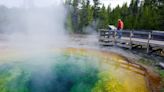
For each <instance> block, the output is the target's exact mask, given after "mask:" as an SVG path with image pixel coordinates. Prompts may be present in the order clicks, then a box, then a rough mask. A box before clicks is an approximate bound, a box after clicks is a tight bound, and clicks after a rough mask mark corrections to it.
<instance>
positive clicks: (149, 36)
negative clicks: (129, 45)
mask: <svg viewBox="0 0 164 92" xmlns="http://www.w3.org/2000/svg"><path fill="white" fill-rule="evenodd" d="M151 35H152V34H151V32H149V34H148V42H147V51H146V52H147V53H149V52H150V40H151Z"/></svg>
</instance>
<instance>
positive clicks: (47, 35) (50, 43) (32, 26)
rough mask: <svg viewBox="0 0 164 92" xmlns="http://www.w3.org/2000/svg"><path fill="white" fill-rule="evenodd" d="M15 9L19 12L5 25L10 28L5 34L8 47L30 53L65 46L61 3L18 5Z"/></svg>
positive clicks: (62, 6) (64, 11) (63, 14)
mask: <svg viewBox="0 0 164 92" xmlns="http://www.w3.org/2000/svg"><path fill="white" fill-rule="evenodd" d="M28 1H29V2H32V1H30V0H28ZM44 1H46V0H44ZM38 3H39V1H38ZM45 3H46V2H45ZM16 10H17V11H18V12H16V13H19V14H15V16H14V17H13V16H12V17H11V18H10V23H9V24H8V26H7V28H8V29H10V33H8V34H7V40H8V47H9V48H14V49H17V50H18V51H19V52H20V53H22V54H29V55H31V54H36V53H42V54H44V53H45V52H47V51H48V50H49V49H51V48H62V47H65V45H66V42H67V41H66V40H67V35H66V31H65V25H64V24H65V18H66V16H67V12H66V9H65V7H64V5H63V3H59V2H58V3H57V4H53V6H47V7H28V8H23V7H20V8H18V9H16ZM8 29H6V30H8ZM11 30H12V31H11ZM45 55H46V54H45Z"/></svg>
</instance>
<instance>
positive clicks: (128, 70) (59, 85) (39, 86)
mask: <svg viewBox="0 0 164 92" xmlns="http://www.w3.org/2000/svg"><path fill="white" fill-rule="evenodd" d="M13 53H14V54H13ZM13 53H11V52H10V54H9V53H8V52H7V51H4V52H2V53H1V56H2V57H3V58H0V61H1V64H0V92H158V90H157V89H158V86H159V85H158V82H159V81H158V80H153V78H154V77H153V76H151V75H150V76H146V75H149V74H148V72H147V71H146V70H144V68H143V67H141V66H137V65H135V64H132V63H130V62H128V60H127V59H126V58H124V57H122V56H120V55H118V54H115V53H109V52H102V51H95V50H87V49H75V48H67V49H62V50H51V54H50V55H47V56H43V55H40V54H39V55H37V56H35V57H34V58H33V57H28V56H26V57H24V56H22V55H20V54H19V53H16V52H15V51H13ZM18 57H19V59H18ZM20 58H21V59H20ZM45 62H46V63H45ZM145 74H146V75H145ZM150 79H151V80H150Z"/></svg>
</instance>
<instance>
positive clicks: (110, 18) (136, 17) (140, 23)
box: [72, 0, 164, 32]
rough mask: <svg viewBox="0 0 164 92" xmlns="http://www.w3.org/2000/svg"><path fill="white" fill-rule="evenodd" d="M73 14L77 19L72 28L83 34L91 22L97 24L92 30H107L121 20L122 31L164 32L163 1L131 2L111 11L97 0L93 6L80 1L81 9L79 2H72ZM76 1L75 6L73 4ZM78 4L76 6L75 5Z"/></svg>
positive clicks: (87, 1) (137, 0)
mask: <svg viewBox="0 0 164 92" xmlns="http://www.w3.org/2000/svg"><path fill="white" fill-rule="evenodd" d="M73 1H74V2H73V7H74V10H77V12H74V13H72V14H75V15H76V14H77V16H78V17H79V18H78V19H77V21H76V23H74V22H72V23H73V26H77V29H76V30H75V29H74V31H77V30H79V31H80V32H84V30H83V28H85V27H87V26H89V25H90V24H91V23H92V21H97V20H98V23H97V25H96V27H94V28H96V29H97V28H107V26H108V25H109V24H111V25H115V26H117V20H118V19H122V20H123V22H124V25H125V27H124V29H138V30H164V0H145V1H144V2H141V1H140V0H131V3H130V5H129V6H128V5H127V3H125V4H123V5H122V7H120V6H117V7H115V8H114V9H111V7H110V5H109V6H108V7H105V6H104V5H102V6H101V7H100V5H101V4H100V1H99V0H93V6H91V5H90V2H89V0H81V2H82V3H81V4H80V5H81V7H80V8H77V6H78V5H79V3H80V2H77V1H78V0H73ZM75 1H76V4H75ZM77 3H78V4H77ZM75 6H76V7H75Z"/></svg>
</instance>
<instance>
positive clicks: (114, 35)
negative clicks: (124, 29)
mask: <svg viewBox="0 0 164 92" xmlns="http://www.w3.org/2000/svg"><path fill="white" fill-rule="evenodd" d="M116 35H117V32H116V30H115V31H114V34H113V37H114V46H116Z"/></svg>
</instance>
